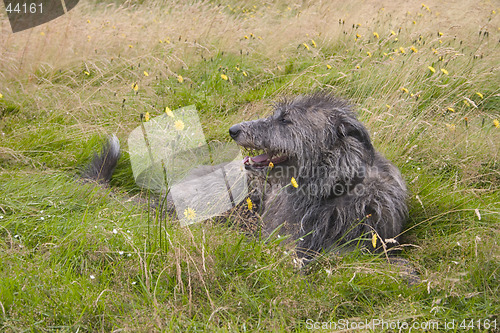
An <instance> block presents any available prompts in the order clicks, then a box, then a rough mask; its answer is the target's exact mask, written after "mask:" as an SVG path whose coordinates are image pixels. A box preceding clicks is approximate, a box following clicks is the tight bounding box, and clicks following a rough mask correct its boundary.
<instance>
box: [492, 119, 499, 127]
mask: <svg viewBox="0 0 500 333" xmlns="http://www.w3.org/2000/svg"><path fill="white" fill-rule="evenodd" d="M493 125H495V127H496V128H500V121H498V119H494V120H493Z"/></svg>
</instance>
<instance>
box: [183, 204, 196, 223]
mask: <svg viewBox="0 0 500 333" xmlns="http://www.w3.org/2000/svg"><path fill="white" fill-rule="evenodd" d="M184 216H185V217H186V218H187V219H188V220H194V218H195V217H196V212H195V211H194V209H193V208H190V207H188V208H186V209H185V210H184Z"/></svg>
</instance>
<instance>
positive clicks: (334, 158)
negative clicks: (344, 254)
mask: <svg viewBox="0 0 500 333" xmlns="http://www.w3.org/2000/svg"><path fill="white" fill-rule="evenodd" d="M274 110H275V111H274V114H273V115H271V116H270V117H268V118H264V119H259V120H254V121H248V122H243V123H240V124H237V125H234V126H233V127H231V129H230V134H231V136H232V137H233V139H234V140H235V141H236V142H237V143H238V144H239V145H240V146H242V147H245V148H250V149H257V150H264V151H265V152H267V153H268V155H269V156H276V155H286V156H287V157H288V159H287V160H286V161H284V162H282V163H279V164H275V165H274V167H273V168H272V169H270V168H268V167H264V168H254V167H253V166H251V165H247V169H248V170H249V173H250V175H251V179H252V181H251V186H252V187H253V188H254V192H253V194H252V195H251V198H252V200H253V201H254V205H256V206H258V210H259V211H260V213H261V216H262V219H263V221H264V223H263V232H264V233H265V234H271V233H272V232H273V231H274V230H275V229H276V228H280V229H279V231H278V234H279V235H290V236H291V238H292V239H293V240H297V246H298V249H302V250H303V251H304V252H305V253H310V252H311V251H314V252H317V251H321V250H328V249H330V248H332V247H336V246H341V245H342V244H346V243H348V244H349V245H348V246H349V247H350V246H351V245H356V244H357V243H358V241H357V240H362V241H361V243H365V244H370V245H369V246H370V247H371V246H372V245H371V240H372V235H373V233H376V234H377V235H378V239H379V240H380V239H381V240H382V241H385V240H389V239H391V240H392V239H394V240H396V239H397V238H398V236H399V235H400V233H401V232H402V229H403V226H404V222H405V219H406V217H407V206H406V197H407V190H406V186H405V183H404V181H403V179H402V177H401V174H400V172H399V170H398V169H397V168H396V167H395V166H394V165H393V164H392V163H391V162H389V161H388V160H387V159H386V158H384V157H383V156H382V155H381V154H379V153H378V152H376V151H375V149H374V148H373V146H372V143H371V141H370V136H369V134H368V131H367V130H366V128H365V127H364V126H363V124H361V123H360V122H359V121H358V120H357V118H356V116H355V114H354V113H353V111H352V107H351V106H350V105H349V104H348V103H347V102H345V101H343V100H340V99H338V98H335V97H334V96H332V95H329V94H324V93H315V94H311V95H305V96H298V97H296V98H294V99H286V100H282V101H281V102H278V103H277V104H275V106H274ZM292 177H294V178H295V179H296V181H297V183H298V185H299V186H298V188H294V187H293V186H291V185H290V181H291V178H292ZM366 240H370V242H367V241H366ZM377 244H378V246H380V244H381V243H380V241H378V242H377Z"/></svg>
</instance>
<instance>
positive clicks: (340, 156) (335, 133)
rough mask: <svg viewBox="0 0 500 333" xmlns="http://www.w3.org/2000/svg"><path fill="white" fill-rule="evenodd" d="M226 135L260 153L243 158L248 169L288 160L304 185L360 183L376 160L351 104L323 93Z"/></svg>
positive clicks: (286, 102)
mask: <svg viewBox="0 0 500 333" xmlns="http://www.w3.org/2000/svg"><path fill="white" fill-rule="evenodd" d="M229 134H230V135H231V137H232V138H233V139H234V140H235V141H236V143H238V144H239V145H240V146H242V147H244V148H247V149H250V150H262V151H264V153H263V154H260V155H257V156H254V157H246V158H245V159H244V161H243V162H244V163H245V166H246V167H247V168H248V169H264V168H266V167H267V166H268V165H269V163H271V162H272V163H273V164H274V165H279V164H282V163H285V162H286V164H287V166H293V167H296V168H297V170H299V171H298V173H296V175H298V176H299V177H301V178H302V180H303V181H305V183H310V182H316V183H317V182H318V181H320V180H321V181H322V184H321V185H319V186H322V187H324V184H325V182H328V183H330V184H336V183H359V181H360V179H362V178H363V177H364V174H365V172H366V170H367V168H368V167H370V166H371V165H372V164H373V159H374V156H375V150H374V148H373V146H372V144H371V141H370V136H369V134H368V131H367V130H366V128H365V127H364V126H363V124H361V123H360V122H359V121H358V119H357V118H356V116H355V114H354V113H353V112H352V108H351V106H350V105H349V104H348V103H347V102H346V101H344V100H341V99H338V98H336V97H334V96H332V95H328V94H324V93H316V94H311V95H301V96H298V97H296V98H293V99H283V100H281V101H280V102H278V103H276V104H275V105H274V113H273V114H272V115H271V116H269V117H268V118H263V119H258V120H254V121H248V122H243V123H240V124H236V125H234V126H232V127H231V128H230V129H229ZM312 174H315V175H314V176H311V175H312ZM325 178H327V179H325ZM330 191H331V189H329V188H326V189H325V191H321V192H322V193H323V192H324V193H323V194H324V195H328V193H329V192H330Z"/></svg>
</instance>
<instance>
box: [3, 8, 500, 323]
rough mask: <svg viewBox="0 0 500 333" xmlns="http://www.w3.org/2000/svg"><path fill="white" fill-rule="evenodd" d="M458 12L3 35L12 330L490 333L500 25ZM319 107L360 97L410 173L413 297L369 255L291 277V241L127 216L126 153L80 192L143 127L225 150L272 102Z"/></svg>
mask: <svg viewBox="0 0 500 333" xmlns="http://www.w3.org/2000/svg"><path fill="white" fill-rule="evenodd" d="M452 7H453V8H451V7H450V6H449V5H447V4H443V3H440V2H429V3H427V2H426V3H425V4H422V3H421V2H415V1H412V2H407V3H405V4H404V5H402V4H399V3H393V4H392V3H385V4H383V5H381V4H380V3H379V2H375V1H354V2H345V3H343V4H332V3H328V2H315V1H313V2H285V1H278V2H274V3H267V2H261V1H199V2H197V1H192V2H189V3H185V2H181V1H179V2H168V3H163V2H150V1H144V2H138V3H132V2H125V3H119V2H105V3H102V2H99V3H91V2H87V3H81V4H79V5H78V6H77V7H76V8H75V9H74V10H72V11H70V12H69V13H68V14H67V15H65V16H63V17H61V18H59V19H57V20H55V21H52V22H50V23H48V24H45V25H42V26H39V27H36V28H34V29H31V30H29V31H24V32H20V33H16V34H12V33H11V32H10V29H9V27H8V26H7V23H6V18H5V17H4V19H3V20H2V22H4V23H3V24H2V30H1V33H0V36H1V37H0V46H1V48H0V77H1V80H0V94H1V98H0V112H1V121H0V163H1V164H0V193H1V194H0V276H1V279H0V328H1V329H2V330H3V331H7V332H18V331H114V330H120V329H121V330H124V331H130V332H136V331H183V332H184V331H203V330H206V331H231V332H233V331H308V325H307V320H308V319H312V320H314V321H318V322H330V321H335V322H338V321H339V320H340V319H349V320H351V321H356V320H365V319H367V320H371V319H384V320H386V321H390V320H400V321H407V322H424V321H429V320H431V321H436V322H439V323H441V324H444V323H445V322H450V321H451V320H453V319H455V320H456V321H457V322H458V323H460V322H462V320H464V319H467V320H470V319H475V320H476V324H477V320H479V319H480V320H489V321H493V320H495V319H496V320H497V324H496V325H497V326H496V327H497V329H498V327H499V326H500V322H499V320H500V318H498V313H500V306H499V303H498V296H497V295H498V293H499V284H498V281H499V272H500V270H499V269H500V265H499V258H500V247H499V241H500V237H499V233H500V229H499V221H500V218H499V216H500V194H499V193H500V192H499V184H500V169H499V161H498V159H499V152H500V149H499V142H500V129H499V128H498V127H499V126H500V125H499V124H498V120H500V97H499V85H498V82H499V73H498V63H499V60H500V56H499V54H500V52H499V47H500V43H499V39H500V31H499V30H498V29H499V27H500V19H499V16H498V14H497V13H498V11H499V9H500V8H496V7H494V6H493V5H492V4H490V3H487V2H486V3H481V4H477V3H476V2H473V1H466V0H463V1H460V2H457V3H454V5H453V6H452ZM2 15H3V14H2ZM181 77H182V79H181ZM134 86H137V88H138V89H137V90H135V89H133V87H134ZM313 90H327V91H332V92H334V93H336V94H338V95H340V96H342V97H344V98H347V99H349V100H351V101H352V102H353V103H354V104H355V105H356V109H357V111H358V113H359V117H360V119H361V120H362V121H363V122H364V123H366V125H367V127H368V128H369V129H370V132H371V136H372V139H373V141H374V144H375V146H376V147H377V149H378V150H380V151H381V152H382V153H383V154H385V155H386V156H387V157H388V158H390V159H391V160H392V161H393V162H394V163H395V164H396V165H398V167H400V169H401V170H402V173H403V175H404V177H405V179H406V181H407V183H408V187H409V189H410V192H411V197H410V199H409V205H410V219H409V221H408V226H407V229H406V231H405V233H404V235H403V237H404V240H405V242H406V244H407V247H406V250H405V251H404V253H402V256H405V257H406V258H408V260H409V261H410V262H411V263H412V264H413V265H414V266H415V267H416V268H417V269H418V271H419V272H420V275H421V279H422V283H421V284H419V285H416V286H408V284H407V282H406V280H405V278H404V277H403V276H402V275H401V274H399V273H398V268H397V267H395V266H391V265H389V264H387V263H386V262H385V260H384V259H383V258H379V257H376V256H369V255H363V254H362V253H360V252H358V251H355V252H353V253H349V254H343V255H342V256H340V255H337V254H334V253H330V254H326V255H325V256H324V257H322V258H321V259H319V260H318V262H317V263H316V264H314V265H312V266H311V267H308V268H307V270H305V271H300V272H298V271H297V268H296V266H295V265H294V256H293V255H292V254H291V253H292V252H291V251H290V250H289V249H288V248H285V247H282V246H280V245H279V244H280V239H274V238H273V239H270V240H269V241H267V242H265V241H263V240H261V239H258V237H257V238H252V237H247V236H245V235H243V234H241V233H239V232H238V230H235V228H232V227H231V226H230V225H229V224H230V222H231V221H229V222H228V223H227V224H226V223H219V222H215V221H207V222H206V223H202V224H199V225H195V226H191V227H189V228H184V227H180V226H179V225H178V223H177V222H176V221H175V220H173V219H167V220H166V221H165V220H162V219H158V218H155V217H154V216H155V215H154V214H153V212H149V211H148V209H147V208H145V207H144V204H141V202H144V201H145V199H141V200H136V199H135V196H140V195H141V193H140V190H139V189H138V188H137V187H136V186H135V184H134V183H133V177H132V171H131V168H130V165H129V163H128V156H127V151H126V150H127V147H126V146H125V147H124V149H125V152H124V157H123V158H122V160H121V161H120V164H119V166H118V169H117V171H116V173H115V177H114V179H113V181H112V184H111V187H109V188H101V187H96V186H93V185H91V184H84V183H82V182H81V181H80V180H79V178H78V177H77V176H76V175H77V170H78V168H79V167H80V166H81V165H82V164H84V163H85V161H87V160H88V158H89V156H90V155H91V154H92V152H93V151H94V150H95V149H96V148H97V146H98V145H99V142H100V139H101V138H102V137H104V136H105V135H107V134H109V133H117V135H118V136H119V137H120V139H121V141H122V142H123V143H125V142H126V138H127V135H128V133H130V131H131V130H132V129H133V128H135V127H137V126H138V125H139V121H140V115H141V114H144V113H146V112H149V113H150V114H151V115H152V116H156V115H160V114H162V113H163V112H164V110H165V107H169V108H171V109H174V108H177V107H179V106H186V105H190V104H194V105H196V107H197V109H198V110H199V112H200V118H201V121H202V125H203V127H204V132H205V134H206V135H207V139H209V140H222V141H225V140H229V137H228V135H227V129H228V128H229V127H230V126H231V125H232V124H234V123H236V122H239V121H241V120H242V119H245V120H247V119H255V118H257V117H260V116H264V115H266V114H268V113H269V112H270V103H271V102H272V101H273V100H275V99H276V98H278V97H279V96H282V95H287V94H296V93H306V92H310V91H313ZM142 196H143V197H144V194H142ZM146 201H147V200H146ZM402 309H403V310H402ZM467 323H468V322H467ZM482 323H484V322H482ZM475 328H476V329H477V328H484V329H486V330H488V328H487V327H485V326H481V327H477V325H476V327H475ZM455 329H458V327H456V328H455ZM375 330H377V329H375Z"/></svg>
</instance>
